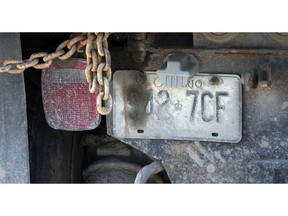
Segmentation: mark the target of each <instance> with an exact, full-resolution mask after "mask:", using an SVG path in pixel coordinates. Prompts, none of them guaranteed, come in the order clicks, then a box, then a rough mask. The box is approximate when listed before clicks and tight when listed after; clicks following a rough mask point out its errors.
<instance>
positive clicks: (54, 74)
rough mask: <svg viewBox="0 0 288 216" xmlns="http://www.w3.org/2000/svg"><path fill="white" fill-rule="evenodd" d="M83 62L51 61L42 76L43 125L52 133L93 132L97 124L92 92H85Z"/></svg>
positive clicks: (82, 60) (85, 83)
mask: <svg viewBox="0 0 288 216" xmlns="http://www.w3.org/2000/svg"><path fill="white" fill-rule="evenodd" d="M86 65H87V63H86V61H85V60H84V59H69V60H65V61H60V60H55V61H53V63H52V64H51V66H50V67H49V68H47V69H44V70H43V73H42V100H43V107H44V112H45V117H46V121H47V123H48V124H49V125H50V126H51V127H52V128H54V129H59V130H68V131H83V130H92V129H95V128H96V127H97V126H98V125H99V124H100V121H101V117H100V115H99V113H98V111H97V105H96V98H97V95H98V92H99V91H98V88H97V89H96V92H95V93H93V94H91V93H90V92H89V84H88V82H87V80H86V77H85V72H84V70H85V67H86Z"/></svg>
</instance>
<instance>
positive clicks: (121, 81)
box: [113, 71, 242, 143]
mask: <svg viewBox="0 0 288 216" xmlns="http://www.w3.org/2000/svg"><path fill="white" fill-rule="evenodd" d="M113 98H114V104H113V135H114V136H115V137H117V138H136V139H137V138H139V139H167V140H169V139H172V140H198V141H215V142H231V143H237V142H239V141H240V140H241V137H242V89H241V80H240V77H239V76H237V75H227V74H199V75H195V76H193V77H191V78H190V79H189V81H188V84H187V85H186V86H185V87H181V88H170V87H167V86H164V85H162V84H161V83H160V79H159V77H158V75H157V74H156V73H154V72H146V73H142V72H139V71H117V72H116V73H115V74H114V78H113Z"/></svg>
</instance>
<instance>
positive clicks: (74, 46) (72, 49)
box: [0, 32, 112, 115]
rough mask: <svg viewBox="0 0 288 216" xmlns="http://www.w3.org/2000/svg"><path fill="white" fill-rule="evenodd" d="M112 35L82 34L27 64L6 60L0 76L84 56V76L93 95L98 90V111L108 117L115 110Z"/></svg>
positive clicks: (30, 59) (35, 57) (21, 61)
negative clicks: (111, 83) (111, 89)
mask: <svg viewBox="0 0 288 216" xmlns="http://www.w3.org/2000/svg"><path fill="white" fill-rule="evenodd" d="M109 35H110V33H98V32H94V33H82V34H80V35H77V36H75V37H74V38H72V39H69V40H66V41H64V42H63V43H61V44H60V45H59V46H58V47H57V48H56V51H55V52H53V53H46V52H38V53H34V54H32V55H31V56H30V58H29V59H26V60H24V61H23V60H6V61H4V62H3V63H2V66H0V73H1V72H7V73H10V74H19V73H22V72H24V71H25V69H27V68H30V67H33V68H36V69H44V68H48V67H49V66H50V65H51V64H52V61H53V60H54V59H60V60H66V59H68V58H70V57H71V56H73V55H74V54H75V53H76V52H84V53H85V55H86V61H87V66H86V68H85V76H86V79H87V82H88V83H89V91H90V93H94V92H95V91H96V89H97V86H99V94H98V96H97V110H98V112H99V113H100V114H101V115H107V114H109V113H110V112H111V110H112V96H111V94H110V89H109V82H110V81H111V78H112V70H111V56H110V52H109V50H108V41H107V39H108V37H109Z"/></svg>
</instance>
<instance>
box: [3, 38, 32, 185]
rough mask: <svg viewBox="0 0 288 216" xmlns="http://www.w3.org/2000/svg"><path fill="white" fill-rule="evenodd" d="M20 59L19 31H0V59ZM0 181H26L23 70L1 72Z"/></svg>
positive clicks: (27, 172) (26, 148) (27, 152)
mask: <svg viewBox="0 0 288 216" xmlns="http://www.w3.org/2000/svg"><path fill="white" fill-rule="evenodd" d="M6 59H22V57H21V43H20V34H16V33H9V34H8V33H2V34H0V61H3V60H6ZM0 91H1V93H0V127H1V129H0V182H1V183H29V181H30V177H29V176H30V173H29V148H28V135H27V115H26V97H25V88H24V78H23V74H18V75H10V74H7V73H1V74H0Z"/></svg>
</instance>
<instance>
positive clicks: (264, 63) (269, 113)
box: [107, 35, 288, 183]
mask: <svg viewBox="0 0 288 216" xmlns="http://www.w3.org/2000/svg"><path fill="white" fill-rule="evenodd" d="M263 37H264V36H263ZM265 37H270V36H269V35H266V36H265ZM273 43H274V42H273ZM275 43H276V42H275ZM276 47H277V46H276ZM276 47H275V48H276ZM282 48H283V47H282ZM284 48H285V46H284ZM149 50H150V51H149V52H151V54H150V55H149V58H150V61H149V62H147V63H145V64H142V65H133V64H131V65H129V62H128V63H127V65H125V68H126V69H127V68H129V69H138V70H139V69H140V70H152V71H156V70H157V69H158V68H159V67H160V66H161V64H162V62H163V59H164V58H165V57H166V56H167V55H168V54H169V53H173V52H177V51H178V52H186V53H188V54H193V55H194V56H195V57H196V58H197V60H198V61H199V71H200V73H223V74H225V73H232V74H238V75H239V76H240V77H241V79H242V82H243V122H242V123H243V132H242V140H241V142H239V143H237V144H231V143H227V144H225V143H220V142H219V143H211V142H197V141H190V142H187V141H169V140H141V139H137V140H132V139H122V141H123V142H125V143H127V144H129V145H131V146H133V147H135V148H137V149H139V150H140V151H142V152H144V153H146V154H147V155H150V156H151V157H154V158H155V159H157V160H161V161H162V163H163V166H164V167H165V170H166V171H167V174H168V176H169V178H170V180H171V182H173V183H248V182H251V181H250V180H249V179H250V178H251V177H250V173H251V172H250V171H249V167H248V165H249V163H252V162H253V161H258V160H261V161H268V162H267V163H266V162H265V163H263V166H268V165H267V164H269V161H270V160H287V158H288V133H287V131H288V120H287V116H288V88H287V84H288V74H287V73H286V72H287V70H288V52H287V51H286V50H283V49H282V50H281V49H280V50H275V49H274V50H273V49H264V48H263V49H244V48H243V49H214V50H212V49H210V50H209V49H208V50H207V49H206V50H201V49H162V50H158V49H154V48H150V49H149ZM112 57H113V53H112ZM116 57H118V56H115V58H116ZM119 58H120V61H121V57H120V56H119ZM117 62H119V60H118V61H116V65H114V64H113V65H114V67H116V68H118V69H120V68H121V69H125V68H124V66H123V65H120V64H117ZM136 67H137V68H136ZM263 71H264V72H265V71H266V72H267V74H268V75H267V76H266V78H265V77H262V81H265V82H266V84H263V83H262V84H261V83H258V81H260V82H261V79H259V77H258V79H256V78H255V76H256V75H255V74H259V73H262V72H263ZM111 121H112V120H111V116H109V118H108V119H107V125H108V133H110V134H111V135H113V133H112V131H111V126H109V125H112V122H111ZM123 130H125V128H123ZM269 166H270V165H269ZM275 169H277V166H276V168H275ZM263 170H270V171H269V172H270V174H269V173H266V174H267V175H268V176H269V175H270V178H269V179H271V178H272V179H274V180H273V181H274V182H277V181H278V180H277V178H273V175H275V174H273V173H276V171H275V172H274V171H273V172H271V169H270V168H267V169H266V168H265V169H264V168H263ZM264 172H266V171H264ZM267 172H268V171H267ZM267 175H266V176H267ZM271 175H272V177H271ZM266 179H267V178H266ZM257 181H258V182H259V181H261V182H265V181H266V180H265V179H261V178H260V179H258V180H257Z"/></svg>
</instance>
